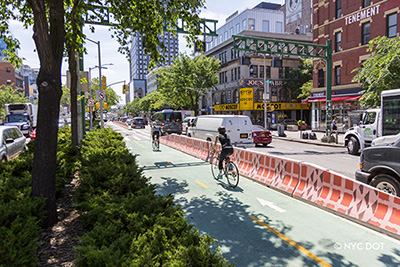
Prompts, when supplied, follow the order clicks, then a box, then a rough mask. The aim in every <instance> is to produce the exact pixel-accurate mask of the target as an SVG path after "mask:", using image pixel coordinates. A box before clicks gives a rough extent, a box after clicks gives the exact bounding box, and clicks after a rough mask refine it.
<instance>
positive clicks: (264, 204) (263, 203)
mask: <svg viewBox="0 0 400 267" xmlns="http://www.w3.org/2000/svg"><path fill="white" fill-rule="evenodd" d="M257 200H258V202H260V204H261V205H262V206H268V207H270V208H271V209H274V210H276V211H277V212H286V210H284V209H281V208H279V207H278V206H276V205H275V204H274V203H272V202H269V201H266V200H264V199H261V198H257Z"/></svg>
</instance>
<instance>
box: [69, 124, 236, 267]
mask: <svg viewBox="0 0 400 267" xmlns="http://www.w3.org/2000/svg"><path fill="white" fill-rule="evenodd" d="M79 177H80V179H79V186H78V188H77V191H76V195H75V203H76V205H77V209H78V212H79V214H80V219H81V222H82V223H83V226H84V228H85V231H86V234H85V235H84V236H83V237H82V245H81V246H79V247H77V251H78V259H77V265H78V266H231V265H230V264H227V261H226V260H225V259H224V258H223V257H222V256H221V253H220V251H219V250H218V249H217V250H216V251H212V250H211V245H212V244H213V242H215V240H213V239H212V238H211V237H210V236H209V235H206V236H201V235H200V234H199V232H198V230H197V229H195V228H194V227H193V226H192V225H189V224H188V223H187V221H186V220H185V218H184V216H183V212H182V210H181V208H180V207H179V206H176V205H175V204H174V201H173V197H172V196H171V195H168V196H161V195H158V194H156V191H155V189H156V187H155V185H152V184H150V182H149V179H148V178H146V177H145V176H144V175H143V173H142V171H141V170H140V169H139V167H138V164H137V162H136V156H135V155H132V154H131V153H130V152H129V150H128V149H127V148H126V146H125V143H124V142H123V138H122V136H121V135H120V134H118V133H116V132H114V131H112V130H111V129H109V128H106V129H102V130H97V131H93V132H91V133H89V134H88V135H87V136H86V139H85V140H84V142H83V145H82V148H81V168H80V171H79Z"/></svg>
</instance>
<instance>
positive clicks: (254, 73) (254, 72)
mask: <svg viewBox="0 0 400 267" xmlns="http://www.w3.org/2000/svg"><path fill="white" fill-rule="evenodd" d="M257 77H258V66H257V65H255V66H253V78H257Z"/></svg>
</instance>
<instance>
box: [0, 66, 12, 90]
mask: <svg viewBox="0 0 400 267" xmlns="http://www.w3.org/2000/svg"><path fill="white" fill-rule="evenodd" d="M7 69H9V70H10V72H7ZM7 80H10V81H11V84H12V83H13V84H14V85H15V69H14V68H13V66H12V65H11V64H10V63H8V62H0V85H10V83H7ZM14 88H15V86H14Z"/></svg>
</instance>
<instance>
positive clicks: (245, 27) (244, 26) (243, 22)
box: [242, 19, 247, 30]
mask: <svg viewBox="0 0 400 267" xmlns="http://www.w3.org/2000/svg"><path fill="white" fill-rule="evenodd" d="M242 29H243V30H246V29H247V25H246V20H245V19H244V20H243V21H242Z"/></svg>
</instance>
